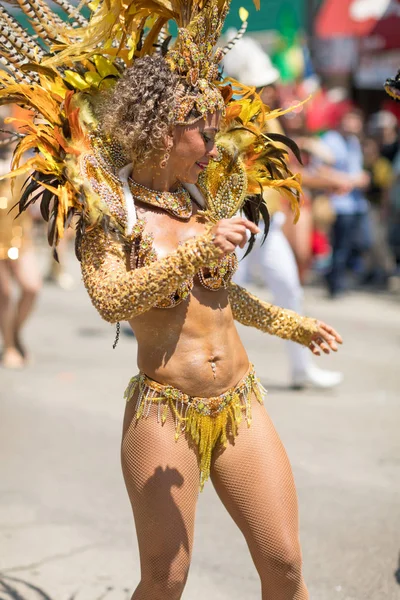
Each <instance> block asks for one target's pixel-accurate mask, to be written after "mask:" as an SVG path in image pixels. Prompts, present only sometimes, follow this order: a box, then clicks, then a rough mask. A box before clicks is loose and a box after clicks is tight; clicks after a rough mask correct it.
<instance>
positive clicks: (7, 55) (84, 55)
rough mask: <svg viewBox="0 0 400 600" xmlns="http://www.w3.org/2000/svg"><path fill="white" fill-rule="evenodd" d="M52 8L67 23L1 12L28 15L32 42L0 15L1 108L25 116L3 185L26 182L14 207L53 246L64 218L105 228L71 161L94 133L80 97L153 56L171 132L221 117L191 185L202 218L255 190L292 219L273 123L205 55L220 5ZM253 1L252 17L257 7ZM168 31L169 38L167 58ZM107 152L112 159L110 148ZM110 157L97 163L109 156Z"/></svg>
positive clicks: (294, 188)
mask: <svg viewBox="0 0 400 600" xmlns="http://www.w3.org/2000/svg"><path fill="white" fill-rule="evenodd" d="M54 1H55V4H57V5H58V6H59V7H60V8H61V9H62V11H64V13H65V17H66V18H67V21H64V20H62V19H61V18H60V17H59V16H58V15H57V14H56V13H55V12H54V11H52V10H51V9H50V8H49V6H48V5H47V2H46V1H45V0H12V1H10V2H8V4H12V5H14V6H17V7H18V8H19V9H20V10H22V11H23V12H24V14H25V15H26V16H27V17H28V19H29V21H30V23H31V25H32V27H33V29H34V31H35V36H34V37H31V36H29V35H28V34H27V33H26V32H25V30H24V29H23V28H22V27H21V25H20V24H19V23H18V21H17V20H16V19H15V18H14V17H13V16H12V14H11V13H10V12H9V11H7V10H6V9H5V8H4V6H2V5H0V61H1V63H2V64H3V66H4V71H2V72H0V105H1V104H10V103H16V104H18V105H20V106H22V107H24V108H28V109H29V110H30V114H29V116H28V117H26V118H25V120H24V121H18V122H15V120H14V123H13V125H14V126H15V127H18V128H19V131H20V133H21V138H20V140H19V142H18V145H17V148H16V150H15V153H14V158H13V162H12V165H11V168H12V171H11V173H10V174H9V175H10V176H11V177H13V176H16V175H19V174H21V173H26V174H27V175H29V179H28V181H27V183H26V186H25V188H24V190H23V193H22V196H21V199H20V209H21V210H23V209H25V208H26V207H27V205H29V204H30V203H31V202H32V201H34V200H35V199H38V198H40V199H41V208H42V214H43V216H44V218H46V219H47V220H48V221H49V242H50V244H51V245H52V246H53V247H54V246H55V245H56V244H57V242H58V240H59V238H61V237H62V235H63V231H64V228H65V227H67V226H68V225H69V223H70V221H71V218H72V216H73V214H74V213H76V212H78V213H80V214H81V215H83V217H84V218H83V219H81V223H85V222H86V223H87V222H88V219H87V218H86V217H87V216H88V213H89V212H90V221H91V222H92V221H93V220H95V219H98V220H99V219H102V220H104V217H106V218H107V219H109V218H110V211H109V210H108V208H107V205H106V204H105V203H104V201H103V200H102V198H101V195H99V194H96V193H91V192H90V191H88V188H87V186H85V185H84V183H85V182H83V181H82V173H81V171H80V157H82V156H83V155H88V154H90V153H91V152H93V139H94V136H95V135H96V132H97V130H98V122H97V120H96V117H95V116H94V114H93V111H92V110H91V98H93V97H95V96H96V95H97V94H99V93H101V92H102V90H103V89H105V88H109V87H110V86H113V85H114V84H115V82H116V81H117V80H118V79H119V78H120V77H121V75H122V74H123V72H124V71H125V69H127V68H129V67H131V66H132V65H133V64H134V62H135V60H136V59H138V58H141V57H143V56H146V55H148V54H152V53H154V52H160V53H162V54H163V55H164V57H165V60H166V61H167V63H168V64H169V66H170V69H171V71H173V72H175V73H177V74H178V75H179V76H180V80H181V82H182V86H181V88H182V89H183V92H182V90H181V89H180V90H179V91H180V92H182V93H181V95H180V98H179V102H177V109H176V114H175V122H177V123H182V122H184V123H187V122H192V121H193V120H196V119H199V118H202V116H204V115H205V114H206V113H207V112H208V111H213V110H222V109H223V110H226V116H225V124H224V127H223V130H222V132H221V134H220V136H219V137H218V140H217V142H218V144H219V146H220V154H221V156H220V160H219V161H216V162H215V163H214V162H211V163H210V165H209V168H208V169H207V170H206V172H205V173H204V175H203V178H202V180H201V181H200V182H199V184H200V187H201V188H203V190H205V195H206V198H207V203H208V212H209V214H210V216H212V217H213V218H215V215H216V214H219V215H222V214H223V216H231V215H232V214H233V213H234V212H236V211H237V210H239V209H241V208H242V207H244V208H246V206H247V207H250V209H249V210H253V207H254V205H255V201H254V198H256V197H258V201H257V202H258V203H260V198H262V191H263V189H265V188H267V187H271V186H272V187H279V188H280V189H281V190H282V192H283V193H285V194H287V195H288V196H289V198H290V200H291V202H292V205H293V207H294V208H295V209H296V210H297V204H298V202H297V200H298V196H299V189H300V184H299V179H298V177H297V176H293V175H292V173H291V172H290V170H289V169H288V167H287V161H286V158H287V156H286V153H285V151H284V150H283V149H282V144H281V142H282V141H284V140H282V139H279V140H276V139H274V138H273V136H272V135H270V136H266V135H265V131H264V126H265V122H266V120H267V119H268V118H269V117H272V116H278V115H277V114H276V113H270V112H269V111H268V107H266V106H265V105H263V103H262V102H261V100H260V99H259V97H258V96H257V94H256V93H255V90H254V89H251V88H247V87H245V86H241V85H240V84H239V83H238V82H234V81H232V80H227V79H225V80H222V81H221V80H220V75H219V64H220V62H221V59H222V58H223V56H224V52H225V51H226V49H220V50H215V45H216V42H217V40H218V37H219V35H220V33H221V29H222V26H223V23H224V19H225V17H226V14H227V12H228V9H229V4H230V0H92V1H91V2H90V3H88V8H89V9H90V17H89V19H87V18H85V16H84V15H83V14H82V12H81V10H80V8H82V7H83V6H84V5H85V4H86V3H87V0H83V2H81V4H80V5H79V7H78V8H77V7H75V6H73V5H72V4H70V3H69V1H68V0H54ZM254 3H255V5H256V7H257V8H258V7H259V1H258V0H254ZM170 21H175V23H176V25H177V26H178V35H177V38H176V40H175V41H174V43H173V44H172V46H171V48H168V42H169V41H171V40H170V37H171V36H169V34H168V32H167V27H168V23H169V22H170ZM244 25H245V23H244ZM244 29H245V27H242V29H241V32H243V31H244ZM38 38H40V44H39V43H38V41H37V39H38ZM100 145H101V144H100ZM107 147H108V148H111V150H112V143H111V144H108V145H107ZM111 150H106V154H107V152H109V154H110V156H111V155H112V151H111ZM103 158H104V156H103V157H94V158H93V161H94V162H95V161H96V160H99V161H100V162H101V161H102V160H103ZM111 158H112V157H111ZM120 166H121V165H120ZM216 175H217V176H216ZM236 175H237V176H238V177H236ZM104 185H109V182H108V181H107V178H105V179H104V180H103V179H102V180H101V181H99V185H98V188H102V187H104ZM109 187H110V190H111V191H110V194H111V195H112V193H113V192H112V189H111V188H112V185H111V184H110V185H109ZM228 197H229V198H230V202H229V203H228V204H227V202H226V199H227V198H228ZM219 199H223V200H224V202H223V203H222V204H224V206H225V207H227V206H228V209H227V210H225V213H222V212H221V210H222V209H221V207H220V209H219V212H218V211H217V212H216V207H217V204H218V202H219ZM221 206H222V205H221ZM260 206H261V205H260ZM111 217H113V215H112V214H111Z"/></svg>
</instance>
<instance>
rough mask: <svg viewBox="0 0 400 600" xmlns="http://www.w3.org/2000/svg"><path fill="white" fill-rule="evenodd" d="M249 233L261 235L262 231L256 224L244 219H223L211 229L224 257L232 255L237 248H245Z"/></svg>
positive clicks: (215, 242)
mask: <svg viewBox="0 0 400 600" xmlns="http://www.w3.org/2000/svg"><path fill="white" fill-rule="evenodd" d="M247 231H250V233H254V234H256V233H260V229H259V228H258V227H257V225H256V224H255V223H252V222H251V221H249V220H248V219H243V218H242V217H234V218H233V219H221V221H218V223H217V224H216V225H214V227H213V228H212V229H211V233H212V234H213V240H214V244H215V245H216V246H217V248H219V249H220V250H221V251H222V252H223V253H224V255H226V254H231V253H232V252H233V251H234V250H235V248H236V246H239V248H243V247H244V246H245V244H246V243H247Z"/></svg>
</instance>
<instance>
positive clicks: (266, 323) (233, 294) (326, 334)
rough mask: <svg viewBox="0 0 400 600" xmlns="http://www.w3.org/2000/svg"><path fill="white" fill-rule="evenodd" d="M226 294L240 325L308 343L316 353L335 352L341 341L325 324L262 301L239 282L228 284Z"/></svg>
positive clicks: (299, 342)
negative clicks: (237, 283)
mask: <svg viewBox="0 0 400 600" xmlns="http://www.w3.org/2000/svg"><path fill="white" fill-rule="evenodd" d="M228 294H229V302H230V305H231V309H232V313H233V318H234V319H235V320H236V321H238V322H239V323H241V324H242V325H248V326H250V327H255V328H256V329H260V330H261V331H264V332H266V333H269V334H271V335H276V336H278V337H280V338H282V339H284V340H291V341H292V342H297V343H298V344H302V345H303V346H308V348H310V350H311V351H312V352H313V354H316V355H319V354H321V350H322V351H323V352H325V354H329V352H330V351H331V350H333V351H334V352H336V351H337V349H338V347H337V344H341V343H342V338H341V337H340V335H339V334H338V333H337V332H336V331H335V330H334V329H333V328H332V327H330V326H329V325H326V323H323V322H322V321H317V320H316V319H310V318H309V317H302V316H301V315H298V314H297V313H295V312H294V311H292V310H288V309H285V308H280V307H279V306H274V305H273V304H269V303H268V302H264V301H263V300H260V299H259V298H257V296H254V295H253V294H251V293H250V292H248V291H247V290H245V289H244V288H242V287H241V286H240V285H236V284H235V283H231V285H230V286H229V288H228Z"/></svg>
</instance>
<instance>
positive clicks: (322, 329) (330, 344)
mask: <svg viewBox="0 0 400 600" xmlns="http://www.w3.org/2000/svg"><path fill="white" fill-rule="evenodd" d="M317 326H318V331H317V332H316V333H315V334H314V335H313V338H312V342H311V343H310V345H309V348H310V350H311V352H312V353H313V354H315V355H316V356H320V354H321V350H322V351H323V352H324V353H325V354H329V353H330V352H331V350H333V352H337V351H338V346H337V345H338V344H343V340H342V338H341V337H340V335H339V334H338V333H337V331H335V330H334V329H333V327H331V326H330V325H327V324H326V323H323V322H322V321H317Z"/></svg>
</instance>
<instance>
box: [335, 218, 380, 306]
mask: <svg viewBox="0 0 400 600" xmlns="http://www.w3.org/2000/svg"><path fill="white" fill-rule="evenodd" d="M331 244H332V263H331V268H330V271H329V272H328V273H327V275H326V280H327V283H328V288H329V292H330V294H332V295H334V294H337V293H339V292H342V291H343V290H345V289H346V270H347V267H348V266H349V263H350V261H352V262H353V264H355V261H356V260H357V258H359V257H360V256H362V254H363V253H364V252H365V251H366V250H368V249H369V248H370V247H371V245H372V232H371V222H370V217H369V214H368V213H361V214H360V213H358V214H350V215H341V214H339V215H337V217H336V221H335V223H334V224H333V227H332V232H331Z"/></svg>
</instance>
